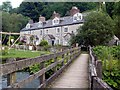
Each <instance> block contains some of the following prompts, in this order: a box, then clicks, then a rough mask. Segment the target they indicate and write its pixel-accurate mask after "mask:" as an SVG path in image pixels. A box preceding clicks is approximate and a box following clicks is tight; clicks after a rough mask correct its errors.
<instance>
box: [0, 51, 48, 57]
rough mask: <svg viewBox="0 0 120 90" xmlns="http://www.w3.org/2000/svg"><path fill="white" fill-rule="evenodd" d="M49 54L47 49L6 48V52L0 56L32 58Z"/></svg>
mask: <svg viewBox="0 0 120 90" xmlns="http://www.w3.org/2000/svg"><path fill="white" fill-rule="evenodd" d="M44 54H49V52H48V51H34V52H33V51H28V50H15V49H10V50H8V54H6V55H2V56H0V58H33V57H37V56H40V55H44Z"/></svg>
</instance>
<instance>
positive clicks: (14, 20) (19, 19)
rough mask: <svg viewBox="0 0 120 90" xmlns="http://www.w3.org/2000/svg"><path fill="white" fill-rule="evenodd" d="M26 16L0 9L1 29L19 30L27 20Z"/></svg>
mask: <svg viewBox="0 0 120 90" xmlns="http://www.w3.org/2000/svg"><path fill="white" fill-rule="evenodd" d="M28 19H29V18H28V17H25V16H23V15H21V14H16V13H13V14H10V13H7V12H4V11H2V31H3V32H19V31H20V30H21V29H22V28H23V27H25V25H26V24H27V22H28Z"/></svg>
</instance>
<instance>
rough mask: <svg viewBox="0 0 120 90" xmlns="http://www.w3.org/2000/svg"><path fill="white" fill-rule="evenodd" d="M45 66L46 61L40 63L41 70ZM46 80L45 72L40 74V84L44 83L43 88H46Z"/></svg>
mask: <svg viewBox="0 0 120 90" xmlns="http://www.w3.org/2000/svg"><path fill="white" fill-rule="evenodd" d="M44 67H45V64H44V62H42V63H40V70H41V69H43V68H44ZM44 82H45V73H44V74H43V75H41V76H40V85H42V84H43V85H42V86H41V88H45V86H46V85H45V83H44Z"/></svg>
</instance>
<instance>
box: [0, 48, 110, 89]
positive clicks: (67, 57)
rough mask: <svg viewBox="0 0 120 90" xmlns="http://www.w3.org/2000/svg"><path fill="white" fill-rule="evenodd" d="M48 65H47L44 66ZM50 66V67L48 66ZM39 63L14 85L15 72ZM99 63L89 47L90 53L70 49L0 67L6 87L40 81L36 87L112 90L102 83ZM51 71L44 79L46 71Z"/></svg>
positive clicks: (17, 86) (16, 86) (20, 86)
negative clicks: (33, 70) (36, 67)
mask: <svg viewBox="0 0 120 90" xmlns="http://www.w3.org/2000/svg"><path fill="white" fill-rule="evenodd" d="M46 62H47V65H46ZM48 63H49V65H48ZM35 64H40V70H39V71H38V72H36V73H34V74H32V75H30V76H29V77H27V78H25V79H24V80H21V81H20V82H16V72H17V71H19V70H22V69H24V68H27V67H29V66H31V65H35ZM101 66H102V63H101V61H100V60H97V59H96V57H95V56H94V54H93V52H92V49H91V47H90V48H89V53H88V54H84V53H81V48H80V47H78V48H72V49H68V50H65V51H62V52H58V53H54V54H50V55H43V56H40V57H36V58H29V59H23V60H20V61H14V62H10V63H5V64H1V75H2V76H3V75H7V78H8V79H7V82H8V83H7V84H8V87H7V88H6V89H9V88H24V85H25V84H27V83H30V82H31V81H33V80H34V79H36V78H37V79H39V80H40V84H39V86H38V87H36V88H79V89H80V88H84V89H92V90H95V89H97V88H102V89H104V90H112V88H110V87H109V86H108V85H107V84H106V83H105V82H104V81H103V80H102V67H101ZM50 70H51V71H52V74H51V75H50V77H48V78H46V72H49V71H50Z"/></svg>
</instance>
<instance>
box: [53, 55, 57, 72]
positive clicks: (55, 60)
mask: <svg viewBox="0 0 120 90" xmlns="http://www.w3.org/2000/svg"><path fill="white" fill-rule="evenodd" d="M54 62H57V57H55V58H54ZM56 71H57V66H55V67H54V72H56Z"/></svg>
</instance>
